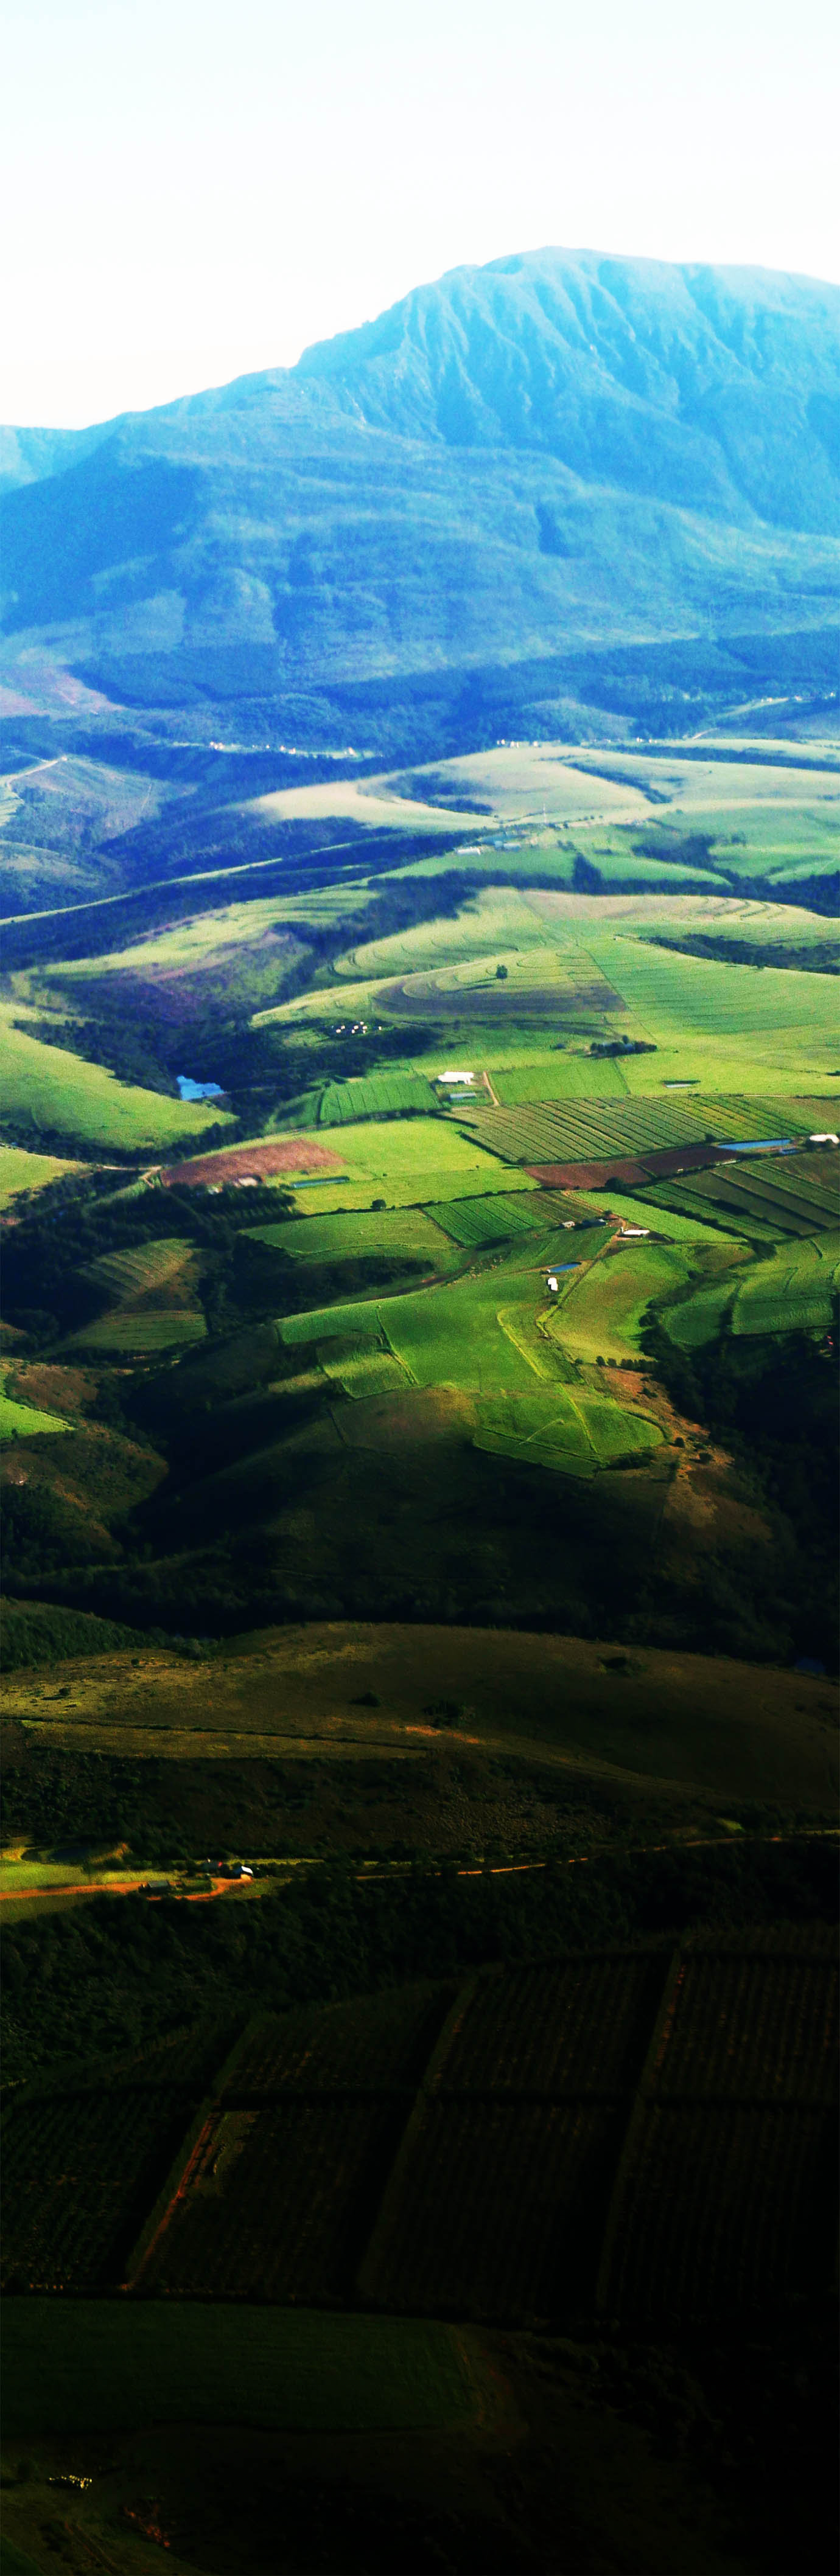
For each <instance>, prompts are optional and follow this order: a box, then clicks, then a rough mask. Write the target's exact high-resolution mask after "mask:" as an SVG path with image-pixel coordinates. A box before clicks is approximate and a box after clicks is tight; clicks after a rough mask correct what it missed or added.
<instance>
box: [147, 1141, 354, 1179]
mask: <svg viewBox="0 0 840 2576" xmlns="http://www.w3.org/2000/svg"><path fill="white" fill-rule="evenodd" d="M341 1168H342V1166H341V1156H340V1155H339V1154H334V1153H331V1152H330V1149H329V1147H328V1146H327V1145H310V1144H304V1143H298V1142H297V1140H296V1138H295V1137H294V1136H280V1137H278V1138H277V1140H276V1142H275V1143H274V1144H273V1145H228V1146H226V1147H224V1146H223V1147H222V1149H221V1151H220V1152H219V1153H218V1154H199V1155H198V1157H197V1159H196V1161H195V1162H189V1163H169V1164H168V1165H167V1168H166V1170H165V1171H162V1172H161V1176H160V1177H161V1180H162V1182H163V1184H164V1188H165V1189H171V1187H172V1183H173V1181H178V1182H180V1183H182V1184H184V1183H185V1184H186V1187H187V1188H188V1189H192V1188H196V1189H202V1188H206V1187H207V1185H208V1183H209V1182H211V1181H221V1182H224V1181H228V1182H232V1181H244V1180H247V1179H248V1178H249V1177H250V1176H251V1175H253V1177H254V1179H259V1180H266V1181H267V1180H271V1179H272V1178H273V1177H274V1175H275V1174H276V1173H277V1172H340V1171H341Z"/></svg>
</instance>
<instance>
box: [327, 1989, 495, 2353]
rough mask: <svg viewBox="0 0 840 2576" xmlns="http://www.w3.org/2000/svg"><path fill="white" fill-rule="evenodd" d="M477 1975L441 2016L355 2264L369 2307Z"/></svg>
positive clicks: (357, 2283)
mask: <svg viewBox="0 0 840 2576" xmlns="http://www.w3.org/2000/svg"><path fill="white" fill-rule="evenodd" d="M479 1978H480V1970H479V1969H476V1970H475V1971H474V1973H473V1975H472V1976H468V1977H465V1978H464V1979H463V1980H462V1982H461V1984H460V1985H459V1987H458V1990H457V1993H456V1995H455V1997H454V2000H453V2002H452V2003H451V2004H450V2007H449V2011H448V2012H447V2013H446V2014H445V2015H444V2019H443V2021H442V2023H441V2026H440V2029H439V2031H438V2034H437V2038H436V2040H435V2041H434V2044H433V2046H432V2049H431V2051H430V2054H429V2057H428V2058H427V2061H426V2066H425V2069H424V2072H423V2074H422V2076H421V2078H420V2082H419V2084H418V2085H417V2088H416V2091H415V2093H414V2096H413V2100H412V2103H411V2109H410V2111H409V2114H408V2118H407V2120H406V2122H405V2125H404V2128H403V2130H402V2134H401V2136H400V2139H399V2143H398V2145H397V2147H396V2149H395V2152H394V2155H393V2158H392V2161H391V2165H390V2168H389V2172H388V2175H387V2179H386V2181H385V2185H384V2189H383V2191H382V2196H381V2199H380V2202H379V2208H378V2210H377V2213H376V2217H375V2219H374V2222H373V2226H372V2228H371V2231H370V2235H369V2237H368V2240H367V2244H366V2245H365V2247H364V2250H363V2252H362V2254H361V2257H360V2260H359V2262H358V2263H357V2265H356V2273H355V2288H356V2291H357V2293H358V2295H359V2296H360V2297H361V2298H363V2299H365V2300H367V2301H368V2302H369V2304H370V2305H371V2306H372V2307H378V2306H381V2305H382V2304H383V2302H382V2299H381V2297H380V2294H379V2291H378V2287H377V2278H378V2275H379V2274H380V2273H381V2270H382V2267H383V2256H384V2255H385V2254H387V2239H388V2232H389V2228H390V2225H391V2221H392V2218H393V2215H394V2213H395V2209H396V2206H397V2203H398V2198H399V2192H400V2188H401V2185H402V2179H403V2174H404V2172H405V2167H406V2164H407V2163H408V2160H409V2157H410V2155H411V2152H412V2148H413V2146H414V2142H415V2138H416V2136H417V2133H418V2130H419V2128H420V2126H421V2123H422V2120H423V2118H424V2114H425V2111H426V2107H427V2104H428V2102H429V2101H430V2100H431V2098H432V2096H433V2095H434V2093H435V2091H436V2078H437V2076H438V2074H439V2071H440V2069H441V2067H442V2066H443V2065H444V2064H445V2062H446V2059H447V2057H448V2055H449V2051H450V2048H451V2045H452V2041H453V2039H454V2038H455V2035H456V2032H457V2031H458V2030H459V2029H460V2026H461V2023H462V2021H463V2020H464V2018H465V2016H466V2014H467V2012H468V2011H469V2007H470V2004H471V2003H472V1999H473V1996H474V1994H475V1992H476V1988H477V1986H478V1983H479Z"/></svg>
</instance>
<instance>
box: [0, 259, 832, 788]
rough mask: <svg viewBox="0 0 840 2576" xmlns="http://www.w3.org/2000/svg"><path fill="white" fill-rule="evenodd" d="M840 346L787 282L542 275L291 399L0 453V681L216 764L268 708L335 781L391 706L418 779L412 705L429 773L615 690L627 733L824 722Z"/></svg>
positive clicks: (41, 435) (149, 419)
mask: <svg viewBox="0 0 840 2576" xmlns="http://www.w3.org/2000/svg"><path fill="white" fill-rule="evenodd" d="M838 314H840V291H838V290H837V289H836V288H833V287H830V286H823V285H820V284H818V283H815V282H813V281H811V280H808V279H804V278H793V277H785V276H778V275H775V274H773V273H772V272H766V271H762V270H737V269H705V268H699V267H689V266H686V267H671V266H667V265H666V264H664V263H660V262H654V261H650V260H625V259H620V258H603V257H601V256H600V255H599V254H597V253H595V252H591V251H579V252H567V251H562V250H544V251H539V252H532V253H527V254H524V255H522V256H517V257H512V258H509V259H503V260H498V261H494V262H493V263H491V265H490V266H489V267H487V268H482V269H475V268H463V269H457V270H454V271H453V272H451V274H450V275H448V276H447V277H444V278H443V279H441V280H440V281H439V282H438V283H436V284H433V285H428V286H422V287H418V288H417V289H415V290H414V291H413V292H412V293H411V294H410V295H409V296H407V297H406V298H405V299H404V301H403V302H402V303H400V304H398V305H396V306H394V307H393V309H392V310H391V311H390V312H388V313H386V314H383V315H381V316H380V317H379V318H378V320H376V321H374V322H371V323H368V324H365V325H364V326H363V327H362V328H361V329H360V330H356V331H352V332H350V333H347V334H344V335H342V336H340V337H339V338H337V339H335V340H332V341H330V342H327V343H323V344H321V345H319V346H317V347H314V348H312V349H309V350H307V351H306V352H305V353H304V355H303V357H302V358H301V359H300V361H299V363H298V365H297V366H296V367H294V368H291V369H286V370H276V371H273V372H269V373H267V374H264V375H259V376H252V377H246V378H242V379H240V380H238V381H237V382H236V383H234V384H232V385H229V386H226V387H223V388H222V389H220V390H217V391H212V392H207V393H202V394H199V395H195V396H191V397H189V398H188V399H186V400H184V401H181V402H176V403H173V404H170V405H168V406H166V407H165V408H164V409H162V410H158V411H154V412H149V413H146V414H140V415H134V416H127V417H125V418H123V419H121V420H118V421H114V422H110V423H105V424H103V425H101V426H100V427H98V428H97V429H91V430H86V431H84V432H72V433H71V432H68V433H65V434H61V433H58V432H46V431H44V432H40V431H38V432H36V431H20V432H9V433H6V434H5V438H6V445H5V451H4V452H5V454H6V456H7V460H8V464H7V473H6V477H5V481H6V491H5V497H4V500H3V504H2V542H3V555H4V564H5V593H4V607H3V624H4V629H5V634H6V637H7V639H8V641H7V644H6V648H5V652H4V655H3V663H4V676H6V677H7V678H9V679H11V680H12V684H13V686H15V687H16V689H17V692H18V702H19V704H20V703H21V700H22V701H23V707H22V711H23V712H24V713H25V711H26V708H27V707H29V708H30V709H34V710H37V707H38V705H39V704H44V703H46V702H45V701H44V699H43V697H41V698H40V699H39V694H38V690H39V680H38V677H37V676H35V678H34V695H33V694H31V693H32V691H33V676H34V675H33V642H37V643H40V645H42V646H43V647H45V648H46V651H47V656H48V660H49V662H50V663H52V664H55V663H58V664H60V665H67V664H69V666H70V667H71V669H72V670H73V672H74V673H75V674H76V675H77V679H78V680H80V681H81V683H82V688H83V690H84V689H85V688H92V689H94V690H95V691H96V692H97V693H98V695H99V698H100V701H101V697H102V696H103V695H104V697H105V698H106V699H107V700H108V701H109V702H111V703H113V702H117V703H120V704H123V705H131V706H135V707H146V708H157V709H158V710H160V709H162V708H169V709H173V708H178V707H180V708H184V707H187V706H190V707H193V708H195V707H197V706H198V707H202V708H204V707H211V708H216V709H224V708H225V707H226V708H227V709H228V715H227V718H226V719H225V732H226V733H228V734H229V733H230V732H231V731H232V730H233V729H234V728H233V727H232V725H231V721H230V709H231V705H232V704H234V703H235V704H237V705H238V707H239V710H240V714H239V718H238V719H237V729H238V731H239V732H240V733H241V732H242V710H243V709H244V708H246V707H247V706H250V707H251V709H252V710H253V711H255V712H254V720H255V721H256V722H259V723H261V724H262V726H263V728H264V727H265V721H266V701H268V700H272V701H273V702H274V708H275V712H276V704H277V700H278V697H279V699H280V702H281V711H282V712H283V717H284V721H286V722H287V723H288V724H289V725H294V728H295V735H294V738H295V739H296V740H297V741H298V742H301V741H303V742H306V741H307V740H311V741H314V742H317V743H318V744H319V745H321V746H323V745H325V744H326V745H329V744H330V743H333V744H335V745H336V746H337V747H342V746H344V745H346V743H347V739H348V730H351V732H352V739H353V740H354V743H356V744H357V745H358V740H359V737H360V729H361V740H362V747H363V748H364V747H365V745H368V746H369V745H372V744H374V743H376V742H377V741H379V740H380V739H382V717H383V706H384V705H386V704H387V703H388V701H391V702H393V699H394V694H395V691H396V695H397V699H399V696H400V692H401V691H402V692H405V691H407V692H408V693H409V696H411V694H412V692H414V693H415V696H416V692H417V690H418V689H419V690H420V692H421V696H422V694H423V692H424V691H425V693H426V695H427V696H428V694H429V692H430V691H431V694H432V697H433V698H435V699H436V701H437V702H439V703H438V715H437V732H436V734H435V733H434V730H433V734H432V736H431V737H430V740H431V743H432V747H433V748H434V747H435V745H437V747H441V748H442V747H443V742H444V733H445V727H444V725H443V723H442V720H441V713H440V702H442V703H443V704H445V706H446V709H447V722H448V727H449V738H450V741H451V747H453V748H455V747H458V746H459V744H461V743H463V744H464V745H465V746H466V745H468V743H469V741H470V740H471V739H474V740H481V739H483V738H484V735H483V733H482V725H481V712H482V709H486V708H487V706H488V705H489V703H490V701H491V700H492V701H493V702H494V703H493V729H494V731H495V730H496V729H500V722H501V725H502V726H503V725H504V724H505V722H510V720H511V709H513V712H514V714H515V713H516V710H517V709H518V710H519V713H520V715H521V716H523V717H524V715H525V714H527V715H528V718H529V729H530V730H534V729H535V728H536V726H537V723H538V720H539V717H540V710H541V709H542V711H543V714H544V713H545V708H546V704H548V705H553V707H554V709H555V713H556V708H557V704H558V702H562V701H563V700H564V699H568V698H569V697H571V698H572V699H573V700H576V701H581V700H582V701H584V702H586V703H595V704H600V705H604V706H607V707H611V706H612V707H613V708H615V706H616V705H619V706H621V705H622V704H624V703H625V702H627V701H628V682H629V704H630V711H631V714H632V709H633V706H634V705H636V706H638V704H639V703H643V702H644V701H645V699H646V697H647V698H649V697H650V692H651V687H652V686H653V688H654V691H655V692H658V697H659V700H662V699H663V695H664V699H665V701H666V702H669V701H670V700H673V701H674V703H675V705H676V703H677V701H678V700H682V701H684V700H685V697H686V692H687V693H688V696H689V697H691V695H692V692H693V693H694V694H695V696H696V693H697V691H698V689H700V690H705V692H706V694H707V695H708V694H709V692H711V694H712V696H715V694H717V696H721V695H723V696H724V697H725V696H726V694H727V691H728V695H729V698H730V701H732V702H734V701H736V700H737V699H738V698H739V697H740V698H745V697H747V696H749V695H753V696H755V695H757V694H758V693H759V692H760V690H761V689H762V688H766V687H767V686H768V685H772V684H773V683H774V681H775V684H776V686H777V687H778V686H782V687H788V688H790V687H791V686H795V685H798V686H800V687H801V684H802V682H803V680H804V682H805V684H806V688H807V687H808V686H810V687H811V688H812V689H813V688H816V689H817V690H819V689H822V690H823V691H824V690H825V688H826V686H828V685H830V681H831V674H832V667H833V665H832V657H831V654H830V652H827V650H826V644H825V639H824V628H825V622H826V619H827V618H828V617H829V616H830V615H831V614H832V603H833V601H834V599H835V598H836V583H837V526H838V476H837V464H838V460H837V455H836V428H835V422H836V396H837V381H838V380H837V320H838ZM9 486H12V488H9ZM628 652H629V657H630V658H629V663H628V660H627V656H628ZM22 654H23V655H24V656H25V661H23V662H22V661H21V655H22ZM616 656H618V659H616ZM622 657H623V658H622ZM500 674H501V675H506V687H507V700H508V704H507V706H505V704H504V703H502V705H501V717H500V709H499V704H498V700H499V686H500ZM40 685H41V687H42V686H43V670H41V671H40ZM616 690H618V696H616ZM622 690H623V696H622ZM27 693H30V694H27ZM78 694H79V692H78V691H77V695H78ZM504 694H505V693H504V687H503V688H502V699H503V700H504ZM66 711H67V710H66V705H65V712H66ZM100 711H101V710H100ZM256 711H259V712H258V713H257V712H256ZM453 711H454V712H453ZM414 721H415V727H416V724H417V721H418V719H417V715H416V708H415V718H414ZM377 727H378V731H377ZM485 730H486V728H485ZM404 731H405V727H404ZM247 738H249V737H247V735H246V739H247Z"/></svg>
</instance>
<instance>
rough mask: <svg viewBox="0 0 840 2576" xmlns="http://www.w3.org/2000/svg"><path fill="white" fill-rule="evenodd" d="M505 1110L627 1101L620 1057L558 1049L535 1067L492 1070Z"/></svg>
mask: <svg viewBox="0 0 840 2576" xmlns="http://www.w3.org/2000/svg"><path fill="white" fill-rule="evenodd" d="M490 1080H491V1082H492V1085H493V1089H494V1091H495V1094H496V1098H497V1100H498V1101H499V1102H500V1104H501V1107H502V1108H503V1109H517V1108H519V1106H520V1104H521V1103H522V1102H523V1101H529V1100H625V1099H626V1097H627V1084H626V1082H625V1079H624V1071H623V1067H622V1064H621V1062H620V1060H619V1059H618V1057H617V1056H586V1055H566V1054H563V1053H561V1051H560V1050H559V1048H558V1049H555V1050H554V1052H553V1053H552V1054H551V1055H545V1056H541V1057H539V1059H538V1060H537V1062H536V1063H533V1064H527V1065H525V1064H523V1065H521V1066H519V1067H516V1066H510V1067H508V1066H500V1068H499V1070H498V1071H496V1070H495V1068H494V1067H491V1068H490Z"/></svg>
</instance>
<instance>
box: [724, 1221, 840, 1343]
mask: <svg viewBox="0 0 840 2576" xmlns="http://www.w3.org/2000/svg"><path fill="white" fill-rule="evenodd" d="M837 1254H838V1246H837V1240H836V1237H833V1236H831V1235H826V1234H823V1235H820V1237H819V1238H818V1240H817V1241H815V1242H810V1243H801V1244H796V1245H794V1244H792V1243H788V1244H786V1245H785V1247H784V1250H783V1251H780V1252H778V1253H777V1254H776V1256H775V1258H774V1259H773V1260H770V1261H764V1260H762V1261H760V1262H758V1263H757V1264H756V1266H755V1268H754V1269H752V1270H751V1271H750V1272H749V1275H748V1277H747V1278H746V1279H745V1280H744V1282H743V1284H742V1286H741V1287H740V1288H739V1290H738V1294H737V1297H736V1299H735V1304H734V1307H733V1310H732V1330H733V1333H793V1332H808V1331H818V1330H820V1329H822V1328H824V1327H826V1326H827V1325H829V1324H830V1322H831V1316H832V1307H833V1301H834V1298H835V1297H836V1294H837V1288H838V1282H840V1262H838V1257H837Z"/></svg>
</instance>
